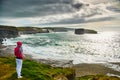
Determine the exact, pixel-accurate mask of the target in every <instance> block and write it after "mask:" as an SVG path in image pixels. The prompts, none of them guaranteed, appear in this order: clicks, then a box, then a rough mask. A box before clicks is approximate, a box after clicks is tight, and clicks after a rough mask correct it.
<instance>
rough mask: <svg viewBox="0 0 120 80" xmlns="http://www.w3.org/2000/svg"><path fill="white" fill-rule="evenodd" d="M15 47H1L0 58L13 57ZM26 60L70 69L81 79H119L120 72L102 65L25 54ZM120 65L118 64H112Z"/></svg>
mask: <svg viewBox="0 0 120 80" xmlns="http://www.w3.org/2000/svg"><path fill="white" fill-rule="evenodd" d="M14 47H15V45H9V46H6V47H5V46H3V47H0V56H3V57H6V56H10V57H14V54H13V49H14ZM25 58H26V59H30V60H35V61H37V62H38V63H44V64H47V65H51V66H53V67H61V66H62V67H63V68H64V67H71V68H74V69H75V76H76V77H81V76H86V75H108V76H116V77H119V78H120V71H115V70H114V69H112V68H108V67H106V66H105V65H104V64H102V63H96V64H95V63H89V64H88V63H81V64H75V65H74V64H71V63H72V61H56V60H45V59H33V58H32V55H29V54H25ZM114 64H118V65H120V63H114Z"/></svg>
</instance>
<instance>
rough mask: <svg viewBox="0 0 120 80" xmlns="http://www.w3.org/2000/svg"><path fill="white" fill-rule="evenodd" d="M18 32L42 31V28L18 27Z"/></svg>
mask: <svg viewBox="0 0 120 80" xmlns="http://www.w3.org/2000/svg"><path fill="white" fill-rule="evenodd" d="M17 29H18V31H41V30H42V29H41V28H37V27H17Z"/></svg>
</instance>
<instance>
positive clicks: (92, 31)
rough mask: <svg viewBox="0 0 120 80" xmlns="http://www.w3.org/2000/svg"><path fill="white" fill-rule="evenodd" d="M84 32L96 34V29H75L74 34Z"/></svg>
mask: <svg viewBox="0 0 120 80" xmlns="http://www.w3.org/2000/svg"><path fill="white" fill-rule="evenodd" d="M85 33H88V34H97V31H95V30H90V29H83V28H81V29H75V34H85Z"/></svg>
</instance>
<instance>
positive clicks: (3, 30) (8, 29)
mask: <svg viewBox="0 0 120 80" xmlns="http://www.w3.org/2000/svg"><path fill="white" fill-rule="evenodd" d="M17 36H18V30H17V28H16V27H13V26H2V25H0V44H2V41H3V40H4V39H5V38H14V37H17Z"/></svg>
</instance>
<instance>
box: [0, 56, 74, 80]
mask: <svg viewBox="0 0 120 80" xmlns="http://www.w3.org/2000/svg"><path fill="white" fill-rule="evenodd" d="M0 65H1V66H0V80H17V75H16V70H15V58H8V57H1V58H0ZM22 75H23V78H22V79H19V80H58V79H59V78H64V80H65V79H66V80H67V79H68V78H69V76H71V75H74V69H72V68H54V67H51V66H49V65H45V64H40V63H37V62H35V61H32V60H26V59H25V60H24V61H23V68H22Z"/></svg>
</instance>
